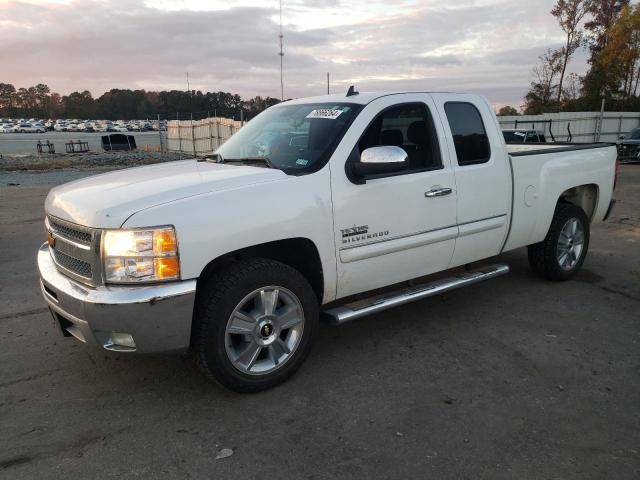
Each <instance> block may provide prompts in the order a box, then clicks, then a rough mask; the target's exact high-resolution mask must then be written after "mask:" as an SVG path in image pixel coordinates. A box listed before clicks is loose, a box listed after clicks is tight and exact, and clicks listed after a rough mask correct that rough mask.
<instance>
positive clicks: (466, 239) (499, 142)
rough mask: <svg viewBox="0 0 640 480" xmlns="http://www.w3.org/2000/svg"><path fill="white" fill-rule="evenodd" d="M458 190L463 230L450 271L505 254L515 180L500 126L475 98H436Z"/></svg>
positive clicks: (483, 104)
mask: <svg viewBox="0 0 640 480" xmlns="http://www.w3.org/2000/svg"><path fill="white" fill-rule="evenodd" d="M433 97H434V100H435V102H436V104H437V108H438V112H439V113H440V116H441V117H442V120H443V124H444V128H445V131H446V139H447V142H448V143H449V149H450V150H451V151H452V152H454V153H453V159H452V164H453V172H454V174H455V182H456V185H457V188H458V203H457V225H458V229H459V235H458V239H457V240H456V246H455V252H454V255H453V259H452V261H451V264H450V266H451V267H455V266H458V265H464V264H466V263H470V262H473V261H477V260H482V259H485V258H489V257H491V256H494V255H497V254H498V253H500V252H501V250H502V247H503V245H504V242H505V240H506V236H507V231H508V227H509V222H510V215H511V197H512V180H511V169H510V166H509V158H508V154H507V151H506V148H505V145H504V139H503V136H502V134H501V131H500V126H499V124H498V122H497V119H496V117H495V115H494V114H493V112H492V111H491V108H490V107H489V104H488V103H487V102H486V101H485V100H484V98H482V97H478V96H475V95H457V94H434V95H433Z"/></svg>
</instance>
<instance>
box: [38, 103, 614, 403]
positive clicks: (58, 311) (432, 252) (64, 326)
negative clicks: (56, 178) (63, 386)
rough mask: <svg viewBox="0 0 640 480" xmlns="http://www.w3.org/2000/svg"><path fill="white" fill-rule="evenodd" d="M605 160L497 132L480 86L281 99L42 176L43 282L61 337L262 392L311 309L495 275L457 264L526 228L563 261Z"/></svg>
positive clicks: (577, 262) (309, 335) (290, 359)
mask: <svg viewBox="0 0 640 480" xmlns="http://www.w3.org/2000/svg"><path fill="white" fill-rule="evenodd" d="M266 132H269V135H265V133H266ZM300 137H306V141H305V139H304V138H300ZM294 138H295V139H296V140H295V141H292V140H293V139H294ZM256 139H261V140H260V142H256ZM511 148H513V149H514V150H516V152H515V153H510V149H511ZM541 149H543V150H544V152H543V153H540V151H539V150H541ZM615 172H616V151H615V147H614V146H612V145H608V144H591V145H584V144H580V145H574V146H568V145H566V144H563V145H562V146H561V147H557V146H554V145H551V144H549V145H531V146H528V145H526V146H508V147H505V142H504V137H503V135H502V132H501V131H500V127H499V124H498V121H497V119H496V117H495V115H494V113H493V111H492V108H491V105H490V104H489V102H488V101H487V100H486V99H484V98H483V97H480V96H476V95H464V94H451V93H395V94H393V95H384V94H365V93H362V94H355V93H353V92H352V91H350V93H349V94H347V96H346V97H345V96H342V95H327V96H322V97H315V98H309V99H298V100H292V101H288V102H283V103H281V104H279V105H276V106H274V107H271V108H269V109H267V110H266V111H264V112H263V113H261V114H260V115H258V116H257V117H255V118H254V119H253V120H251V121H250V122H249V123H248V124H247V125H246V126H244V127H243V128H242V129H241V130H240V131H239V132H238V133H236V134H235V135H234V136H233V137H231V138H230V139H229V140H227V141H226V142H225V143H224V144H223V145H222V146H221V147H220V148H219V149H218V150H217V151H216V154H215V155H213V156H212V157H211V158H210V159H208V160H206V161H202V160H184V161H178V162H173V163H163V164H158V165H149V166H144V167H138V168H135V169H129V170H120V171H117V172H111V173H106V174H103V175H99V176H95V177H90V178H86V179H82V180H78V181H75V182H72V183H69V184H66V185H61V186H58V187H56V188H54V189H52V190H51V192H50V193H49V195H48V197H47V199H46V202H45V211H46V224H45V226H46V229H47V231H48V242H47V243H45V244H44V245H42V247H41V248H40V250H39V252H38V267H39V271H40V278H41V286H42V293H43V296H44V299H45V301H46V302H47V304H48V305H49V307H50V308H51V310H52V312H53V316H54V319H55V324H56V325H58V326H59V327H60V330H61V331H62V333H63V334H64V335H66V336H73V337H75V338H76V339H78V340H80V341H81V342H85V343H87V344H90V345H95V346H97V347H98V348H100V349H103V350H107V351H117V352H121V353H123V352H124V353H134V352H138V353H157V352H170V351H171V352H173V351H185V350H188V349H191V350H192V351H193V352H194V354H195V356H196V358H197V359H198V363H199V364H200V366H201V367H202V368H203V370H204V371H205V372H206V373H207V374H208V375H209V376H210V377H213V378H215V379H217V380H218V381H219V382H220V383H221V384H223V385H225V386H226V387H228V388H230V389H233V390H236V391H240V392H251V391H258V390H262V389H265V388H269V387H272V386H274V385H277V384H279V383H281V382H283V381H284V380H286V379H287V378H288V377H289V376H291V375H292V374H293V373H294V372H295V371H296V369H298V367H300V365H301V364H302V363H303V361H304V359H305V358H306V356H307V354H308V353H309V350H310V348H311V345H312V343H313V340H314V337H316V334H317V332H318V322H319V319H320V313H321V312H322V314H323V317H324V318H326V319H328V321H329V322H331V323H335V324H341V323H344V322H347V321H350V320H354V319H356V318H360V317H364V316H366V315H369V314H372V313H374V312H379V311H382V310H385V309H387V308H391V307H394V306H397V305H400V304H404V303H407V302H411V301H416V300H419V299H423V298H426V297H430V296H432V295H436V294H438V293H442V292H446V291H449V290H452V289H455V288H459V287H463V286H467V285H471V284H475V283H478V282H481V281H484V280H489V279H492V278H495V277H497V276H499V275H503V274H506V273H507V272H508V271H509V267H508V266H507V265H505V264H501V263H498V264H495V263H489V264H487V263H486V262H485V263H484V264H483V266H480V267H476V268H474V269H472V270H466V269H464V271H460V270H463V269H460V268H457V267H461V266H465V265H470V264H473V263H475V262H481V261H484V260H487V259H490V258H492V257H494V256H496V255H498V254H500V253H502V252H506V251H510V250H514V249H518V248H522V247H525V246H526V247H528V257H529V263H530V266H531V268H532V269H533V270H534V271H535V272H536V273H538V274H539V275H540V276H542V277H544V278H546V279H549V280H554V281H560V280H567V279H570V278H572V277H573V276H574V275H575V274H576V272H577V271H578V270H580V268H581V266H582V263H583V262H584V260H585V257H586V254H587V250H588V247H589V232H590V226H591V224H592V223H594V222H600V221H602V220H604V219H606V218H607V216H608V215H609V212H610V211H611V206H612V205H613V201H612V194H613V189H614V186H615ZM447 270H449V271H450V272H449V274H448V275H447V276H442V275H440V276H438V279H427V280H423V281H421V282H418V283H417V284H415V283H410V284H404V283H403V282H409V281H413V280H414V279H417V278H423V277H424V276H427V275H431V274H435V273H438V272H443V271H447ZM394 285H395V286H397V285H400V288H394V287H392V286H394ZM383 287H386V288H387V290H386V291H385V293H384V294H380V293H379V292H380V290H379V289H380V288H383ZM556 288H562V287H560V286H558V287H556ZM372 292H373V293H372ZM483 293H484V294H485V295H488V296H490V288H489V289H488V290H485V291H484V292H483V291H482V290H474V292H473V295H482V294H483ZM520 294H521V292H514V295H520ZM355 295H358V297H357V301H355V302H354V301H352V300H353V299H354V296H355ZM365 334H366V333H365ZM363 374H364V372H363Z"/></svg>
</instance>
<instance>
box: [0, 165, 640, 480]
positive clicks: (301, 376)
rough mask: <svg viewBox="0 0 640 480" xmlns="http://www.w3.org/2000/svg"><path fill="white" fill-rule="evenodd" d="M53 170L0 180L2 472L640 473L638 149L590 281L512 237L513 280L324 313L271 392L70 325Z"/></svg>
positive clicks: (597, 245)
mask: <svg viewBox="0 0 640 480" xmlns="http://www.w3.org/2000/svg"><path fill="white" fill-rule="evenodd" d="M56 178H57V180H60V178H58V177H56ZM56 178H54V179H53V180H54V181H56ZM18 183H19V182H18ZM36 183H37V182H36ZM3 185H5V184H3ZM49 187H50V186H49V185H35V186H24V185H20V186H0V265H1V267H2V268H1V269H0V478H1V479H11V480H18V479H36V478H37V479H61V478H69V479H71V478H74V479H75V478H81V479H92V478H100V479H105V478H115V477H117V478H121V479H129V478H144V479H154V478H158V479H169V478H180V479H184V478H195V479H214V478H215V479H221V478H229V479H240V478H242V479H266V478H274V479H275V478H277V479H303V478H308V479H325V478H326V479H329V478H345V479H351V478H356V479H360V478H368V479H397V478H416V479H430V478H432V479H438V480H440V479H562V480H566V479H580V480H584V479H616V480H623V479H637V478H640V165H628V166H623V167H622V168H621V177H620V182H619V186H618V189H617V191H616V194H615V196H616V198H617V199H618V200H619V202H618V205H617V207H616V209H615V210H614V212H613V217H612V218H611V219H610V220H609V221H608V222H607V223H605V224H601V225H597V226H596V227H595V228H594V229H593V232H592V238H591V247H590V251H589V255H588V257H587V260H586V262H585V264H584V268H583V270H582V271H581V272H580V273H579V274H578V275H577V276H576V277H575V279H574V280H571V281H569V282H565V283H551V282H547V281H543V280H540V279H539V278H537V277H536V276H534V275H533V274H532V273H531V271H530V270H529V268H528V266H527V260H526V251H525V250H524V249H521V250H517V251H514V252H510V253H508V254H505V255H502V256H500V257H499V258H498V260H499V261H504V262H506V263H508V264H509V265H510V266H511V267H512V270H513V271H512V273H511V274H510V275H507V276H505V277H501V278H498V279H496V280H492V281H490V282H487V283H482V284H478V285H475V286H472V287H469V288H466V289H461V290H457V291H454V292H450V293H448V294H445V295H442V296H440V297H436V298H432V299H428V300H425V301H420V302H417V303H414V304H410V305H406V306H403V307H399V308H396V309H394V310H389V311H386V312H383V313H381V314H377V315H373V316H371V317H369V318H365V319H361V320H358V321H355V322H353V323H350V324H346V325H344V326H341V327H331V326H328V325H324V326H323V327H322V328H321V333H320V335H319V339H318V342H317V344H316V345H315V347H314V350H313V351H312V353H311V355H310V357H309V359H308V361H307V362H306V364H305V365H304V366H303V367H302V369H301V370H300V371H299V372H298V373H297V374H296V375H295V376H294V377H293V378H292V379H291V380H290V381H288V382H287V383H285V384H284V385H282V386H280V387H278V388H276V389H273V390H271V391H267V392H263V393H260V394H255V395H238V394H234V393H230V392H228V391H225V390H223V389H222V388H221V387H218V386H217V385H215V384H213V383H210V382H209V381H208V380H206V379H205V378H204V377H203V376H202V375H201V374H200V373H199V372H198V370H197V369H196V368H195V366H194V364H193V362H192V361H191V359H190V358H189V357H188V356H160V357H128V356H123V355H120V356H117V355H116V356H114V355H107V354H106V353H105V352H100V351H91V350H87V349H86V348H85V347H84V346H83V345H82V344H79V343H78V342H77V341H75V340H73V339H71V338H63V337H62V336H61V335H60V334H58V333H57V332H56V330H55V329H54V327H53V326H52V323H51V319H50V316H49V313H48V311H47V309H46V308H45V304H44V301H43V300H42V299H41V298H40V293H39V291H38V284H37V273H36V266H35V254H36V250H37V248H38V246H39V245H40V244H41V243H42V241H43V239H44V233H43V223H42V220H43V207H42V205H43V201H44V198H45V196H46V193H47V191H48V189H49Z"/></svg>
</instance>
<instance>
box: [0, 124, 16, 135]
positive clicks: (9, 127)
mask: <svg viewBox="0 0 640 480" xmlns="http://www.w3.org/2000/svg"><path fill="white" fill-rule="evenodd" d="M12 132H13V124H12V123H5V124H4V125H0V133H12Z"/></svg>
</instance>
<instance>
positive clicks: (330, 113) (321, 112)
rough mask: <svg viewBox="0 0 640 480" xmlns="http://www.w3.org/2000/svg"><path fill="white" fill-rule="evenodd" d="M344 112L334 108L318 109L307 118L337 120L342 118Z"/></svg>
mask: <svg viewBox="0 0 640 480" xmlns="http://www.w3.org/2000/svg"><path fill="white" fill-rule="evenodd" d="M341 113H342V110H336V109H334V108H318V109H317V110H312V111H311V112H310V113H309V115H307V118H327V119H329V120H335V119H336V118H338V117H339V116H340V114H341Z"/></svg>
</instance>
